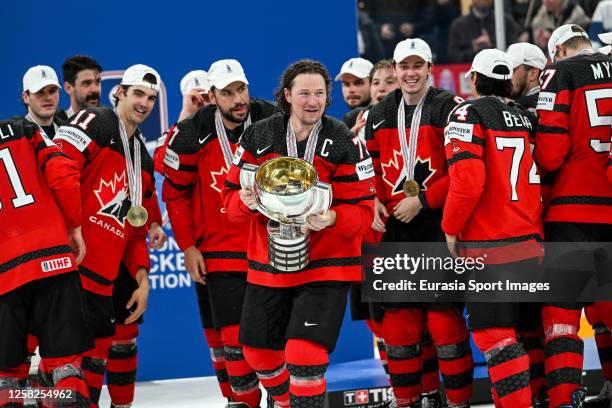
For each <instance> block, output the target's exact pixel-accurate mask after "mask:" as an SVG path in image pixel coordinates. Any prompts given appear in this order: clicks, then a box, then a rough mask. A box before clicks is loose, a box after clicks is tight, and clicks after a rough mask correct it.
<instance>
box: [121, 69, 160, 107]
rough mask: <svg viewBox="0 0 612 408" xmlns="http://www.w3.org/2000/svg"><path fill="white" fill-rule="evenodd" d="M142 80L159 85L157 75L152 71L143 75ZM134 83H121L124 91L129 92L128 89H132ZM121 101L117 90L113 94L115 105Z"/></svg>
mask: <svg viewBox="0 0 612 408" xmlns="http://www.w3.org/2000/svg"><path fill="white" fill-rule="evenodd" d="M142 80H143V81H145V82H148V83H150V84H153V85H159V84H158V83H157V78H156V77H155V75H153V74H151V73H146V74H145V75H144V76H143V77H142ZM131 86H132V85H119V87H120V88H123V93H124V94H127V91H128V89H130V87H131ZM117 90H119V88H117ZM118 102H119V98H118V97H117V92H116V91H115V93H114V94H113V105H114V106H115V107H116V106H117V103H118Z"/></svg>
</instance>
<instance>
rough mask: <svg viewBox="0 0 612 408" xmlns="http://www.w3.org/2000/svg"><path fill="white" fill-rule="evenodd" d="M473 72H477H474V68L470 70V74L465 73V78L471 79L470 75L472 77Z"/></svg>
mask: <svg viewBox="0 0 612 408" xmlns="http://www.w3.org/2000/svg"><path fill="white" fill-rule="evenodd" d="M472 72H476V71H474V70H473V69H472V68H470V70H469V71H468V72H466V73H465V76H464V77H465V78H469V77H470V75H472Z"/></svg>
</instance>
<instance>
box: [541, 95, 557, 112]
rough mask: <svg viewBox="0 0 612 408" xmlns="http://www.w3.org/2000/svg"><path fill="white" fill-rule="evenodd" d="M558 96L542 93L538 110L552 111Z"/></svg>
mask: <svg viewBox="0 0 612 408" xmlns="http://www.w3.org/2000/svg"><path fill="white" fill-rule="evenodd" d="M556 98H557V94H556V93H554V92H540V94H539V95H538V105H537V107H536V109H540V110H547V111H552V110H553V109H554V107H555V99H556Z"/></svg>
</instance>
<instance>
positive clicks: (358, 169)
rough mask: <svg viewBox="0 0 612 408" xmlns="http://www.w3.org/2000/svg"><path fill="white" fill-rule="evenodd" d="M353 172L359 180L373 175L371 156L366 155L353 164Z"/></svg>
mask: <svg viewBox="0 0 612 408" xmlns="http://www.w3.org/2000/svg"><path fill="white" fill-rule="evenodd" d="M355 173H357V177H359V180H366V179H369V178H372V177H374V165H373V164H372V158H371V157H368V158H367V159H365V160H362V161H360V162H359V163H357V164H355Z"/></svg>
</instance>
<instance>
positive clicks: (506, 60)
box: [465, 48, 512, 80]
mask: <svg viewBox="0 0 612 408" xmlns="http://www.w3.org/2000/svg"><path fill="white" fill-rule="evenodd" d="M499 66H502V67H506V68H508V74H507V75H504V74H497V73H495V72H493V70H494V69H495V68H496V67H499ZM472 72H478V73H479V74H482V75H484V76H487V77H489V78H494V79H503V80H507V79H512V61H511V60H510V57H509V56H508V54H506V53H505V52H503V51H500V50H498V49H495V48H489V49H486V50H482V51H480V52H479V53H478V54H476V56H475V57H474V61H472V66H471V67H470V70H469V71H468V72H467V73H466V74H465V77H466V78H468V77H469V76H470V75H471V74H472Z"/></svg>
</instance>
